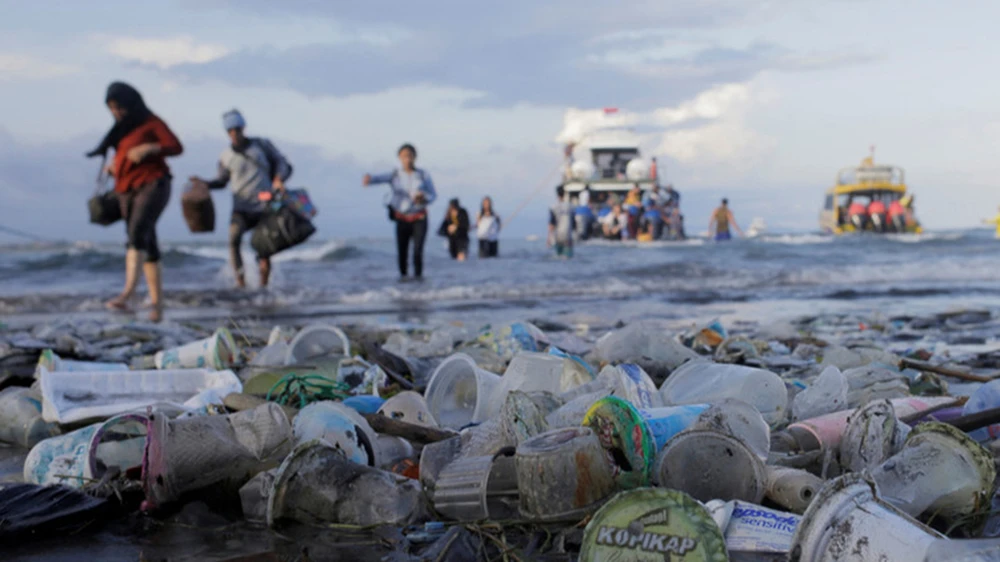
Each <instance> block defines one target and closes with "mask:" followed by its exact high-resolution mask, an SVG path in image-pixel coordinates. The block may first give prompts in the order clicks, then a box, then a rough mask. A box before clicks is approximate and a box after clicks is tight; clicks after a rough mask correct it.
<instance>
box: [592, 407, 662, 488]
mask: <svg viewBox="0 0 1000 562" xmlns="http://www.w3.org/2000/svg"><path fill="white" fill-rule="evenodd" d="M583 425H584V426H586V427H589V428H590V429H591V430H593V432H594V433H595V434H596V435H597V438H598V440H599V441H600V443H601V447H603V448H604V450H605V452H606V455H607V458H608V461H609V462H610V464H611V473H612V476H614V479H615V482H616V483H617V484H618V487H619V488H621V489H623V490H628V489H631V488H640V487H644V486H648V485H649V482H650V477H651V476H652V471H653V461H654V459H655V457H656V442H655V440H654V438H653V434H652V433H651V432H650V429H649V424H648V423H646V420H645V418H643V416H642V414H641V413H640V412H639V410H638V409H637V408H636V407H635V406H633V405H632V404H631V403H630V402H628V401H626V400H622V399H621V398H618V397H617V396H608V397H606V398H602V399H600V400H598V401H597V402H595V403H594V405H593V406H591V408H590V410H588V411H587V415H586V416H584V418H583Z"/></svg>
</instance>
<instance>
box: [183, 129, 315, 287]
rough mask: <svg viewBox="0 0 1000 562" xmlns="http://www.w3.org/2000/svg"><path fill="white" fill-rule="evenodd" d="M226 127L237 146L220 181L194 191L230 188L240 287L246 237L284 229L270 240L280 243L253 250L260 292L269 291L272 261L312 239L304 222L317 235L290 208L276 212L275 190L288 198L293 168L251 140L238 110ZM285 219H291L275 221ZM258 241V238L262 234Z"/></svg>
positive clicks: (232, 250)
mask: <svg viewBox="0 0 1000 562" xmlns="http://www.w3.org/2000/svg"><path fill="white" fill-rule="evenodd" d="M222 123H223V126H224V127H225V129H226V132H227V133H228V135H229V140H230V141H232V144H231V145H230V146H229V147H227V148H226V149H225V150H224V151H223V152H222V155H221V156H220V157H219V173H218V176H217V177H216V178H215V179H212V180H207V181H206V180H203V179H201V178H198V177H192V178H191V183H192V187H193V189H196V190H208V189H222V188H224V187H226V185H230V188H231V190H232V192H233V213H232V217H231V219H230V222H229V257H230V262H231V263H232V265H233V271H234V273H235V276H236V285H237V286H238V287H241V288H242V287H245V286H246V280H245V278H244V272H243V258H242V255H241V253H240V246H241V244H242V240H243V234H244V233H246V232H248V231H250V230H254V229H258V230H260V229H265V228H279V233H278V234H277V235H273V236H272V235H270V233H269V235H268V236H266V237H265V238H270V239H273V240H274V242H275V243H273V244H271V245H269V246H268V247H266V248H262V249H263V250H264V251H263V252H262V251H261V249H258V248H257V244H252V245H254V249H255V250H257V263H258V265H259V267H260V286H261V287H266V286H267V283H268V280H269V278H270V275H271V259H270V258H271V255H273V254H275V253H277V252H278V251H281V250H283V249H285V248H288V247H291V246H293V245H295V244H297V243H300V242H302V241H304V240H305V238H308V235H306V236H305V237H303V236H302V234H303V233H304V232H305V231H306V230H307V229H306V228H305V227H304V226H303V225H302V221H305V223H307V224H308V229H312V231H315V229H314V228H313V227H312V224H311V223H309V220H308V219H306V218H305V217H302V216H301V215H297V214H296V216H294V217H288V215H287V213H286V212H285V211H282V210H281V209H282V208H284V207H285V206H282V207H280V208H278V209H277V210H276V211H275V210H273V209H272V205H271V204H270V203H269V201H270V200H271V198H272V197H271V191H272V189H273V190H274V191H276V192H277V193H278V194H279V195H280V194H282V193H283V192H284V190H285V181H287V180H288V178H289V177H290V176H291V175H292V166H291V165H290V164H289V163H288V160H286V159H285V157H284V156H283V155H282V154H281V153H280V152H278V149H277V148H275V146H274V145H273V144H271V141H269V140H267V139H264V138H251V137H247V136H245V135H244V133H243V129H244V128H245V127H246V121H244V119H243V116H242V115H240V112H239V111H237V110H235V109H234V110H231V111H228V112H226V113H225V114H224V115H223V116H222ZM279 199H280V198H279ZM288 212H292V213H293V214H295V213H294V211H291V209H288ZM281 216H284V217H285V218H284V219H283V220H278V221H276V220H275V218H279V219H280V217H281ZM275 223H278V224H275ZM289 234H292V235H294V236H289ZM311 234H312V232H309V235H311ZM254 238H257V236H256V233H255V235H254ZM299 238H301V239H299ZM296 240H297V241H296ZM278 242H282V243H278ZM289 242H291V243H289Z"/></svg>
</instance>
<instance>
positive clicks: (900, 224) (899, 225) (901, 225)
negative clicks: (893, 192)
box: [889, 215, 906, 233]
mask: <svg viewBox="0 0 1000 562" xmlns="http://www.w3.org/2000/svg"><path fill="white" fill-rule="evenodd" d="M889 222H890V223H891V224H892V230H893V232H900V233H902V232H906V217H905V216H903V215H893V216H892V217H891V218H890V219H889Z"/></svg>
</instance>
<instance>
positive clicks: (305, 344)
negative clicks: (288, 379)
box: [285, 324, 351, 365]
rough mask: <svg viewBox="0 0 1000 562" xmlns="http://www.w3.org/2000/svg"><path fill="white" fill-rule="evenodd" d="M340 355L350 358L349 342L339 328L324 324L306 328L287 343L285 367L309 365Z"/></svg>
mask: <svg viewBox="0 0 1000 562" xmlns="http://www.w3.org/2000/svg"><path fill="white" fill-rule="evenodd" d="M330 355H340V356H343V357H350V355H351V340H349V339H348V338H347V334H345V333H344V332H343V331H342V330H341V329H340V328H338V327H336V326H328V325H325V324H314V325H312V326H306V327H305V328H302V330H301V331H300V332H299V333H298V334H295V337H294V338H292V341H291V342H289V343H288V354H287V355H286V356H285V364H286V365H309V362H310V361H313V360H315V359H319V358H321V357H327V356H330Z"/></svg>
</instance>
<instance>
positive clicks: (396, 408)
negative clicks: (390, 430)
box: [378, 390, 438, 427]
mask: <svg viewBox="0 0 1000 562" xmlns="http://www.w3.org/2000/svg"><path fill="white" fill-rule="evenodd" d="M378 413H379V414H382V415H383V416H386V417H388V418H392V419H394V420H399V421H401V422H406V423H412V424H413V425H421V426H424V427H438V423H437V420H435V419H434V416H432V415H431V411H430V409H429V408H428V407H427V400H424V397H423V396H422V395H421V394H420V393H418V392H413V391H412V390H406V391H403V392H400V393H399V394H397V395H395V396H393V397H392V398H390V399H388V400H386V401H385V403H384V404H382V406H380V407H379V409H378Z"/></svg>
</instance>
